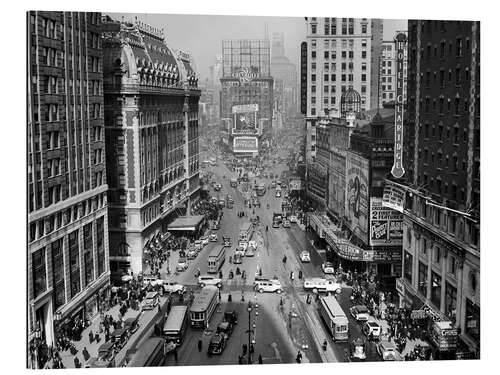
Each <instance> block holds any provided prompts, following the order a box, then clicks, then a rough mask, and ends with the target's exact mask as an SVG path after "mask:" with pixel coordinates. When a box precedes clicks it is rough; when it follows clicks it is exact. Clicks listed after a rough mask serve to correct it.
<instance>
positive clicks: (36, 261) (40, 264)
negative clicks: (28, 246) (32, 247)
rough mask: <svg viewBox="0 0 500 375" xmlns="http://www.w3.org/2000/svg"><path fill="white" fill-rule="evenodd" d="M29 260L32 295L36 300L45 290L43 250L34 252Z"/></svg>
mask: <svg viewBox="0 0 500 375" xmlns="http://www.w3.org/2000/svg"><path fill="white" fill-rule="evenodd" d="M31 260H32V267H33V293H34V297H35V298H36V297H38V296H39V295H40V294H42V293H43V292H45V291H46V290H47V275H46V268H45V248H42V249H39V250H37V251H35V252H34V253H33V254H32V255H31Z"/></svg>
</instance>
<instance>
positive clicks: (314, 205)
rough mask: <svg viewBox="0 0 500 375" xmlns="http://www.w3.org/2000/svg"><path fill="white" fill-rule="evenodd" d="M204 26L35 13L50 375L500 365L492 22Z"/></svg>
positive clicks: (33, 165) (38, 345) (37, 363)
mask: <svg viewBox="0 0 500 375" xmlns="http://www.w3.org/2000/svg"><path fill="white" fill-rule="evenodd" d="M192 17H193V16H191V15H177V16H172V15H161V14H158V15H154V16H149V17H146V16H145V15H144V14H114V13H100V12H71V11H29V12H27V24H26V27H27V36H28V38H27V79H28V86H27V119H28V121H27V135H28V139H27V140H28V142H27V152H28V154H27V161H28V165H27V172H28V173H27V194H28V197H27V198H28V199H27V201H28V213H27V225H28V236H27V241H28V246H27V258H26V261H27V263H26V265H27V271H28V272H27V276H28V277H27V290H26V292H27V302H28V306H27V317H26V318H27V347H26V354H27V355H26V365H27V367H28V368H31V369H40V368H83V367H85V368H95V367H124V366H127V367H150V366H175V365H180V366H188V365H208V364H218V365H225V364H228V365H237V364H241V365H243V364H271V363H273V364H278V363H296V364H299V363H318V362H346V361H393V360H397V361H413V360H460V359H478V358H480V252H479V240H480V234H479V233H480V232H479V225H480V188H479V186H480V177H479V168H480V158H479V155H480V130H479V124H480V122H479V118H480V89H479V82H480V50H479V48H480V43H479V42H480V38H479V36H480V23H479V22H478V21H439V20H413V19H410V20H384V19H371V18H324V17H302V18H279V17H251V20H252V22H249V23H245V22H238V20H241V18H238V19H236V18H235V17H233V16H203V17H201V18H199V17H198V18H197V21H196V22H194V21H193V19H192ZM247 18H250V17H247ZM148 20H149V21H148ZM213 20H216V21H217V22H216V23H217V24H220V25H221V26H223V27H210V28H208V29H206V30H205V31H204V32H203V33H201V34H200V33H198V32H197V28H198V27H199V26H200V25H203V24H205V23H206V25H209V24H210V25H212V24H213ZM187 24H192V25H195V26H194V27H193V29H192V30H191V29H187V28H185V30H184V34H182V37H179V36H177V35H179V33H177V32H176V33H174V32H173V31H174V30H175V29H176V28H178V27H182V25H187ZM249 25H252V26H249ZM233 27H235V28H240V29H241V30H239V32H238V37H237V38H232V37H231V33H230V32H228V29H230V28H233ZM290 30H303V33H302V34H301V35H299V36H297V33H291V32H290ZM170 32H172V33H170ZM194 33H196V38H197V39H198V40H199V41H201V42H202V44H197V45H196V46H195V45H193V44H192V40H193V38H195V35H194ZM242 35H243V37H242ZM214 41H215V42H214Z"/></svg>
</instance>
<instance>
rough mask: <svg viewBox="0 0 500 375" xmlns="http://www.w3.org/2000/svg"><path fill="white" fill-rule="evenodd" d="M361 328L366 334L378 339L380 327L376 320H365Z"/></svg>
mask: <svg viewBox="0 0 500 375" xmlns="http://www.w3.org/2000/svg"><path fill="white" fill-rule="evenodd" d="M362 330H363V333H364V334H365V335H366V336H368V337H370V336H371V337H373V338H374V339H376V340H378V339H380V333H381V331H382V329H381V328H380V325H379V324H378V323H377V322H365V324H363V328H362Z"/></svg>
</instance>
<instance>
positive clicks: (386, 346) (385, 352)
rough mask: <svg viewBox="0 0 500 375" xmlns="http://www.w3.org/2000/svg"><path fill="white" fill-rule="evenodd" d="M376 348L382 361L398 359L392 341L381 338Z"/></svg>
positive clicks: (398, 356)
mask: <svg viewBox="0 0 500 375" xmlns="http://www.w3.org/2000/svg"><path fill="white" fill-rule="evenodd" d="M376 348H377V353H378V354H379V355H380V356H381V357H382V360H383V361H395V360H397V359H400V355H399V353H398V352H397V351H396V345H395V344H394V343H393V342H392V341H387V340H382V341H380V342H379V343H378V344H377V345H376Z"/></svg>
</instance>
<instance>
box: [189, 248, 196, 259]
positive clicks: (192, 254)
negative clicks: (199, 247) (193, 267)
mask: <svg viewBox="0 0 500 375" xmlns="http://www.w3.org/2000/svg"><path fill="white" fill-rule="evenodd" d="M197 255H198V252H197V251H196V249H195V248H191V249H189V250H188V251H187V253H186V257H187V258H188V259H189V260H192V259H196V256H197Z"/></svg>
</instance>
